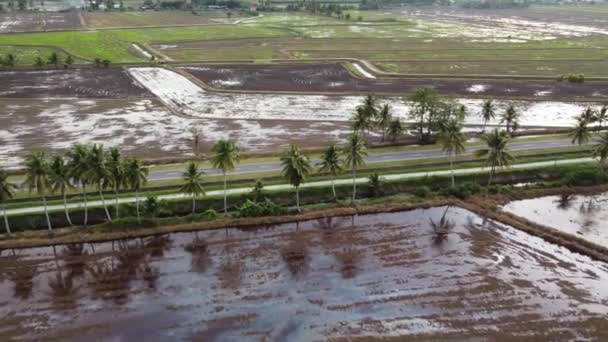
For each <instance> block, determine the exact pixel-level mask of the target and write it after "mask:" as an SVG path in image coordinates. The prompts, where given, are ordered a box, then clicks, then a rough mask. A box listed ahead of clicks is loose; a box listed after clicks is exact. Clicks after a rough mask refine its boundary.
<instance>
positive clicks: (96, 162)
mask: <svg viewBox="0 0 608 342" xmlns="http://www.w3.org/2000/svg"><path fill="white" fill-rule="evenodd" d="M147 175H148V169H147V168H146V167H144V166H143V164H142V163H141V161H140V160H138V159H133V158H123V157H122V155H121V153H120V150H119V149H118V148H115V147H114V148H110V149H108V150H105V149H104V147H103V145H98V144H94V145H82V144H76V145H74V147H73V148H72V149H71V150H69V151H68V152H67V153H65V154H63V155H62V154H56V155H49V154H48V153H47V152H45V151H35V152H32V153H30V154H28V155H27V156H26V157H25V180H24V182H23V184H22V185H21V186H22V187H26V188H27V189H28V190H29V191H30V192H32V191H35V192H36V193H37V194H38V195H39V196H40V198H41V199H42V202H43V206H44V213H45V217H46V223H47V227H48V230H49V231H52V230H53V227H52V224H51V219H50V216H49V211H48V205H47V196H49V195H52V194H59V195H61V197H62V200H63V206H64V208H65V216H66V220H67V222H68V223H69V224H70V225H72V226H73V225H74V223H73V222H72V218H71V216H70V211H69V210H68V205H67V194H68V192H69V190H70V189H76V188H77V189H79V190H80V192H81V195H82V199H83V206H84V219H83V225H84V226H85V227H86V226H87V225H88V201H87V190H88V187H89V186H91V185H93V186H95V187H96V188H97V190H98V192H99V196H100V199H101V201H102V206H103V208H104V211H105V215H106V218H107V220H108V221H110V222H111V221H112V215H111V214H110V212H109V210H108V207H107V205H106V201H105V197H104V190H107V189H112V190H113V191H114V195H115V196H114V200H115V208H116V212H115V215H114V218H118V217H119V211H118V199H119V191H120V190H122V189H126V190H129V191H131V192H134V193H135V196H136V207H137V216H138V218H139V200H138V199H139V192H140V190H141V189H142V187H143V186H144V185H145V183H146V182H147ZM17 189H18V186H17V185H16V184H13V183H10V182H9V181H8V174H7V173H6V171H4V170H0V204H2V209H3V214H4V221H5V226H6V231H7V233H9V234H10V226H9V223H8V219H7V217H6V209H5V204H6V202H7V201H8V200H10V199H11V198H13V196H14V193H15V191H16V190H17Z"/></svg>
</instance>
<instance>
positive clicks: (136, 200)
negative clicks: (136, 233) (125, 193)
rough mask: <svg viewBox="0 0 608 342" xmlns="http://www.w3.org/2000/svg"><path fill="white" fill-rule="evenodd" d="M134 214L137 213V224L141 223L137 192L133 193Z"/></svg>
mask: <svg viewBox="0 0 608 342" xmlns="http://www.w3.org/2000/svg"><path fill="white" fill-rule="evenodd" d="M135 212H136V213H137V223H141V218H140V215H139V191H137V190H136V191H135Z"/></svg>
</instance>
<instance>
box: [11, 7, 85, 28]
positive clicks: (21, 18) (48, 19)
mask: <svg viewBox="0 0 608 342" xmlns="http://www.w3.org/2000/svg"><path fill="white" fill-rule="evenodd" d="M80 28H82V25H81V22H80V17H79V14H78V12H77V11H69V12H29V13H28V12H13V13H0V33H7V32H36V31H60V30H78V29H80Z"/></svg>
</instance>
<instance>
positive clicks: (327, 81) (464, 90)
mask: <svg viewBox="0 0 608 342" xmlns="http://www.w3.org/2000/svg"><path fill="white" fill-rule="evenodd" d="M182 69H183V70H185V71H187V72H188V73H190V74H192V75H194V76H195V77H197V78H199V79H200V80H201V81H203V82H205V83H206V84H208V85H209V86H211V87H214V88H217V89H226V90H247V91H268V92H280V91H293V92H316V93H328V94H331V93H390V94H407V93H413V92H414V91H415V90H416V88H418V87H423V86H428V87H433V88H434V89H435V90H437V91H438V92H439V93H443V94H454V95H461V96H488V97H519V98H561V99H563V98H598V99H599V98H602V97H606V96H608V93H607V92H606V91H607V90H606V89H608V82H586V83H583V84H573V83H568V82H557V81H539V80H536V81H530V80H528V81H515V80H458V79H453V80H450V79H442V80H438V79H434V80H425V79H392V78H391V79H369V78H357V77H353V76H352V75H351V74H350V73H349V72H348V71H347V70H346V69H345V68H344V67H343V66H342V65H341V64H333V63H330V64H291V63H289V64H272V65H262V64H212V65H201V66H186V67H182Z"/></svg>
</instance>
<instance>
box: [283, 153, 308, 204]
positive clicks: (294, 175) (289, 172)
mask: <svg viewBox="0 0 608 342" xmlns="http://www.w3.org/2000/svg"><path fill="white" fill-rule="evenodd" d="M281 165H282V166H283V177H285V179H287V180H288V181H289V183H290V184H291V185H293V186H294V187H295V188H296V208H297V209H298V211H300V185H302V183H304V181H306V178H307V177H308V175H310V173H311V171H312V168H311V166H310V160H309V159H308V157H307V156H306V155H304V154H302V153H301V152H300V149H299V148H298V146H296V145H294V144H290V145H289V148H288V149H287V151H286V152H285V153H284V154H283V156H281Z"/></svg>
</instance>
